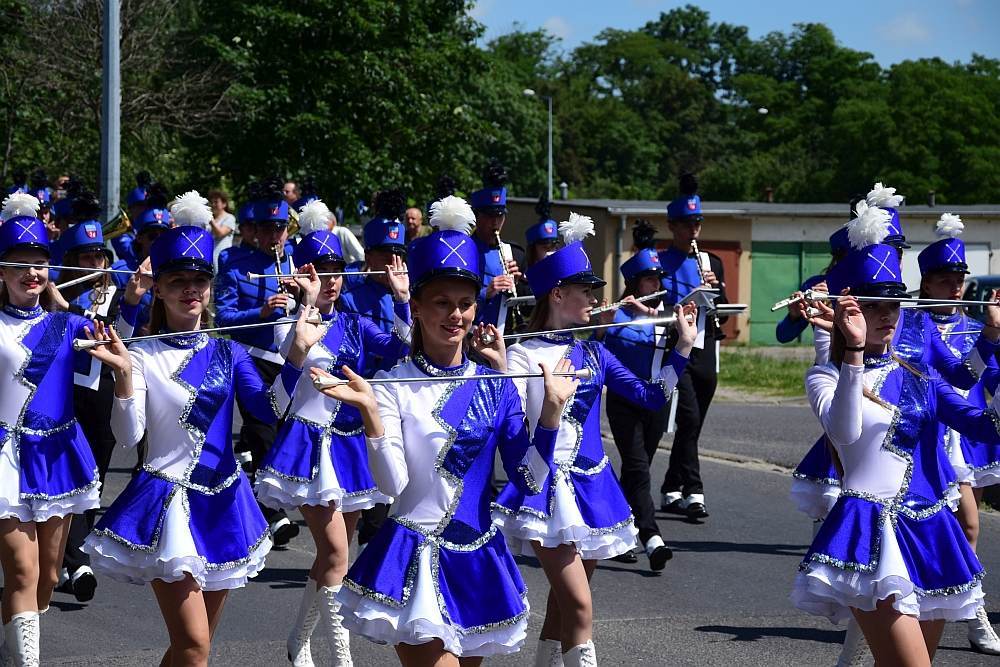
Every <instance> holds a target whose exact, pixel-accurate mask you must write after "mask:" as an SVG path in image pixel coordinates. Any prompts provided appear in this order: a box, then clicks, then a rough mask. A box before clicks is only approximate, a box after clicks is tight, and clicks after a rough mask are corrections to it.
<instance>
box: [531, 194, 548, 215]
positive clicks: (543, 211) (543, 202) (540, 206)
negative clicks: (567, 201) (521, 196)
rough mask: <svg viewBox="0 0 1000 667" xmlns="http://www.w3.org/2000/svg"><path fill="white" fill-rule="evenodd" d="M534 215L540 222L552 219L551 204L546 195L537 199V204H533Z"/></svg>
mask: <svg viewBox="0 0 1000 667" xmlns="http://www.w3.org/2000/svg"><path fill="white" fill-rule="evenodd" d="M535 213H537V214H538V217H539V218H541V219H542V220H549V219H551V218H552V202H550V201H549V198H548V195H545V194H543V195H540V196H539V197H538V203H536V204H535Z"/></svg>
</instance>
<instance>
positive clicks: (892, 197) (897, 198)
mask: <svg viewBox="0 0 1000 667" xmlns="http://www.w3.org/2000/svg"><path fill="white" fill-rule="evenodd" d="M865 201H867V202H868V205H869V206H879V207H882V208H899V205H900V204H902V203H903V195H897V194H896V188H887V187H885V186H884V185H882V183H881V182H879V183H876V184H875V187H873V188H872V189H871V192H869V193H868V196H867V197H865Z"/></svg>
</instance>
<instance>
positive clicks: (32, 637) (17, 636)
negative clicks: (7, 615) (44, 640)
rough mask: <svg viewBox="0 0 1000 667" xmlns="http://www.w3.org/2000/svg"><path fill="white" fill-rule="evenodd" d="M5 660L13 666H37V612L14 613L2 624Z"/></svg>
mask: <svg viewBox="0 0 1000 667" xmlns="http://www.w3.org/2000/svg"><path fill="white" fill-rule="evenodd" d="M4 639H5V642H4V645H5V647H6V649H7V656H8V657H7V660H8V661H9V664H10V665H13V667H38V665H39V662H38V612H37V611H22V612H21V613H20V614H14V615H13V616H12V617H11V619H10V623H8V624H7V625H5V626H4Z"/></svg>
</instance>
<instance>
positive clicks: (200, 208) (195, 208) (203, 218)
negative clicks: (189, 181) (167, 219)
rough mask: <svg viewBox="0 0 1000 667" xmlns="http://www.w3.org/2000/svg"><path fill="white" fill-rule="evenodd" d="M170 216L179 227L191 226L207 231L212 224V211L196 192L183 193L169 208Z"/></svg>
mask: <svg viewBox="0 0 1000 667" xmlns="http://www.w3.org/2000/svg"><path fill="white" fill-rule="evenodd" d="M170 214H171V215H173V216H174V222H176V223H177V226H179V227H183V226H185V225H191V226H193V227H201V228H202V229H208V228H209V226H210V225H211V224H212V209H211V208H209V206H208V200H207V199H205V198H204V197H202V196H201V195H200V194H198V191H197V190H191V191H190V192H185V193H184V194H182V195H181V196H180V197H178V198H177V199H175V200H174V202H173V204H172V205H171V206H170Z"/></svg>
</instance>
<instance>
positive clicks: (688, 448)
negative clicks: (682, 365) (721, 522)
mask: <svg viewBox="0 0 1000 667" xmlns="http://www.w3.org/2000/svg"><path fill="white" fill-rule="evenodd" d="M715 355H716V351H715V341H706V342H705V349H703V350H697V349H696V350H692V351H691V358H690V360H689V361H688V364H687V368H686V369H685V370H684V373H683V374H682V375H681V377H680V380H679V381H678V382H677V392H678V393H677V432H676V433H675V434H674V444H673V447H672V449H671V450H670V465H669V467H668V468H667V474H666V475H665V476H664V477H663V486H661V487H660V492H661V493H669V492H671V491H680V492H681V493H683V494H684V495H685V496H688V495H691V494H692V493H704V487H703V486H702V484H701V468H700V466H699V464H698V438H699V437H700V436H701V426H702V424H704V422H705V415H706V414H707V413H708V406H710V405H711V404H712V397H714V396H715V387H716V386H717V385H718V383H719V377H718V374H717V373H716V372H715Z"/></svg>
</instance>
